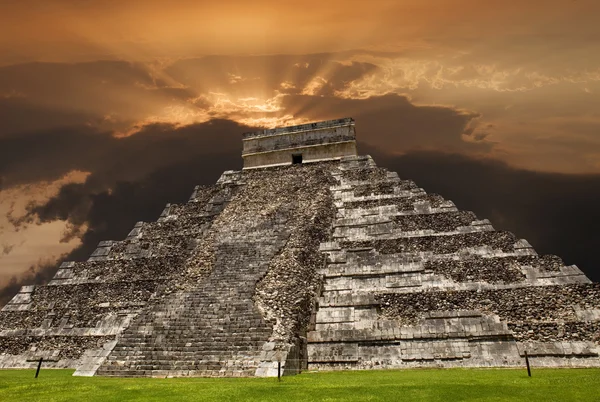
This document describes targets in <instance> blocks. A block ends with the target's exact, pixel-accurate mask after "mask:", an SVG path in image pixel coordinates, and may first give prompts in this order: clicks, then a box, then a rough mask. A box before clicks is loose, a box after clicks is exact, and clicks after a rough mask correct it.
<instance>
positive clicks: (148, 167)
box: [0, 120, 250, 188]
mask: <svg viewBox="0 0 600 402" xmlns="http://www.w3.org/2000/svg"><path fill="white" fill-rule="evenodd" d="M248 129H250V128H248V127H244V126H240V125H238V124H237V123H234V122H231V121H227V120H212V121H210V122H207V123H202V124H193V125H189V126H184V127H179V128H177V127H176V126H173V125H170V124H154V125H148V126H144V127H143V128H141V129H140V130H139V131H138V132H137V133H136V134H134V135H131V136H129V137H125V138H116V137H114V136H113V135H112V133H111V132H99V131H98V130H97V129H94V128H92V127H86V126H83V127H82V126H78V127H70V128H61V129H53V130H40V131H35V132H31V133H27V134H19V135H12V136H8V137H5V138H0V176H3V177H4V183H3V185H4V186H5V187H9V186H12V185H16V184H22V183H31V182H36V181H39V180H53V179H57V178H59V177H61V176H62V175H64V174H66V173H68V172H70V171H72V170H80V171H85V172H92V173H93V175H92V177H91V178H90V179H89V180H88V181H89V183H88V185H89V186H90V187H95V188H104V187H106V186H109V185H110V184H111V183H114V182H115V181H116V180H125V181H127V180H136V179H138V178H140V177H143V176H144V175H146V174H148V173H150V172H152V171H153V170H155V169H158V168H160V167H162V166H171V165H173V164H174V163H175V162H176V161H179V160H187V159H188V158H192V157H201V155H210V154H211V153H213V152H231V153H236V154H238V155H239V154H241V141H240V138H241V134H240V133H242V132H244V130H248ZM240 158H241V157H240Z"/></svg>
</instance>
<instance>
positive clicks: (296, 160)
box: [292, 154, 302, 165]
mask: <svg viewBox="0 0 600 402" xmlns="http://www.w3.org/2000/svg"><path fill="white" fill-rule="evenodd" d="M297 163H302V154H293V155H292V164H294V165H295V164H297Z"/></svg>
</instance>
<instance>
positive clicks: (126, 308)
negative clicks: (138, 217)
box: [0, 119, 600, 377]
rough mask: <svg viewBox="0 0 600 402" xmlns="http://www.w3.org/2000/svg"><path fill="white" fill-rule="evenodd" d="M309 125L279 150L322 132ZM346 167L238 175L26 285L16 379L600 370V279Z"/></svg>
mask: <svg viewBox="0 0 600 402" xmlns="http://www.w3.org/2000/svg"><path fill="white" fill-rule="evenodd" d="M338 122H342V123H344V122H346V123H349V121H348V120H347V119H342V120H339V121H338ZM319 124H321V125H319ZM344 124H345V123H344ZM329 126H331V122H324V123H316V124H315V130H316V131H315V132H317V133H319V132H320V131H322V130H320V129H321V128H324V127H329ZM302 127H304V129H302V130H298V129H296V128H291V129H290V128H284V129H279V130H280V132H277V134H278V136H279V137H281V138H283V137H285V134H286V130H287V132H289V134H290V137H289V138H287V140H283V139H278V140H277V141H279V142H277V143H273V144H284V143H285V141H287V143H285V144H284V145H273V144H272V146H273V147H274V148H276V147H279V146H281V149H284V148H285V147H288V148H290V147H289V146H290V144H291V145H292V146H291V148H293V147H296V148H303V147H304V146H305V145H306V141H308V140H307V139H310V138H319V136H320V134H319V135H316V134H315V135H314V136H313V137H311V135H310V131H309V130H308V129H307V126H306V125H305V126H302ZM328 129H331V127H329V128H327V130H328ZM335 130H337V128H336V129H335ZM269 132H270V133H272V131H269ZM298 132H306V133H305V134H302V135H303V136H304V137H302V138H303V140H302V141H299V142H294V141H296V139H297V138H298V137H297V133H298ZM343 135H346V134H343ZM351 136H352V140H351V141H354V139H353V131H352V135H351ZM249 138H254V137H252V136H248V135H246V139H249ZM256 138H261V137H260V133H259V134H257V135H256ZM305 140H306V141H305ZM282 141H283V142H282ZM258 144H260V142H255V143H254V145H252V146H253V147H258V146H259V145H258ZM313 145H318V144H313ZM320 146H323V147H324V151H323V152H333V151H331V150H332V148H330V147H329V143H328V142H327V141H324V142H323V143H322V144H321V145H320ZM245 147H246V145H245ZM248 147H249V145H248ZM314 148H318V146H315V147H314ZM245 149H246V150H247V149H250V148H245ZM286 149H287V148H286ZM254 150H256V148H255V149H254ZM285 152H288V154H287V155H288V156H290V157H291V155H292V153H294V152H295V151H293V150H292V151H290V150H289V149H288V150H287V151H285ZM329 156H330V158H329V160H327V161H321V162H318V163H308V164H305V163H298V164H291V165H289V166H268V167H265V166H260V165H256V166H252V167H256V169H245V170H242V171H227V172H224V173H223V175H222V176H221V178H220V179H219V180H218V182H217V183H216V184H215V185H213V186H209V187H197V188H196V189H195V190H194V192H193V194H192V196H191V197H190V199H189V201H188V202H186V203H183V204H169V205H167V206H166V208H165V209H164V211H163V213H162V214H161V216H160V217H159V219H158V220H157V221H156V222H148V223H145V222H139V223H138V224H136V225H135V227H134V228H133V230H132V231H131V232H130V233H129V235H128V236H127V238H126V239H124V240H122V241H104V242H101V243H100V244H99V245H98V248H97V249H96V251H94V253H92V255H91V256H90V258H89V259H88V260H87V261H83V262H65V263H63V264H62V265H61V267H60V269H59V271H58V272H57V273H56V275H55V277H54V278H53V280H52V281H51V282H50V283H48V284H47V285H43V286H24V287H23V288H22V289H21V291H20V292H19V293H18V294H17V295H16V296H15V297H14V298H13V299H12V300H11V301H10V302H9V303H8V304H7V305H6V306H4V308H3V309H2V311H1V312H0V368H9V367H34V366H35V364H36V362H37V361H38V360H39V358H40V357H42V358H44V360H45V361H46V363H45V366H46V367H71V368H76V369H77V370H76V372H75V374H76V375H104V376H154V377H165V376H229V377H235V376H276V375H277V366H278V362H280V363H281V366H282V368H283V373H284V374H294V373H298V372H299V371H301V370H304V369H307V368H310V369H324V370H325V369H326V370H330V369H371V368H402V367H456V366H459V367H485V366H493V367H511V366H522V365H523V356H524V353H525V351H527V353H528V355H529V357H530V360H531V363H532V364H533V365H537V366H553V367H555V366H569V367H588V366H600V357H599V353H600V284H597V283H591V282H590V281H589V280H588V278H587V277H586V276H585V275H584V274H583V273H582V272H581V271H580V270H579V269H578V268H577V267H576V266H565V265H564V263H563V262H562V260H561V259H560V258H559V257H556V256H540V255H538V254H537V253H536V252H535V251H534V250H533V249H532V247H531V246H530V245H529V243H527V241H525V240H522V239H518V238H517V237H515V236H514V235H513V234H512V233H509V232H503V231H496V230H494V228H493V227H492V225H491V223H490V222H489V221H488V220H486V219H478V218H477V217H476V216H475V215H474V214H473V213H471V212H467V211H459V210H457V208H456V207H455V205H454V204H453V203H452V202H451V201H447V200H444V199H443V198H442V197H441V196H439V195H435V194H427V193H426V192H425V191H424V190H422V189H420V188H419V187H417V185H416V184H415V183H413V182H411V181H409V180H401V179H400V178H399V177H398V175H397V174H396V173H393V172H388V171H387V170H385V169H382V168H378V167H377V166H376V165H375V163H374V162H373V160H372V159H371V158H370V157H368V156H362V157H359V156H355V155H350V156H345V155H343V154H342V155H336V154H335V153H331V154H329ZM245 160H246V161H249V159H245ZM254 161H255V162H252V163H258V162H259V160H258V159H255V160H254ZM265 161H266V160H263V162H265ZM269 162H270V161H266V162H265V163H266V164H267V165H271V163H269ZM302 162H306V160H303V161H302Z"/></svg>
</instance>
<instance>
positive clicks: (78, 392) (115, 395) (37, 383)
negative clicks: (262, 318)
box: [0, 369, 600, 402]
mask: <svg viewBox="0 0 600 402" xmlns="http://www.w3.org/2000/svg"><path fill="white" fill-rule="evenodd" d="M72 373H73V371H72V370H43V369H42V371H41V372H40V376H39V378H37V379H35V378H34V375H35V370H0V401H84V402H91V401H103V402H108V401H162V400H167V399H169V400H176V401H280V402H281V401H283V402H291V401H444V402H446V401H600V369H537V370H534V371H533V372H532V375H533V377H531V378H529V377H527V371H526V370H524V369H523V370H501V369H446V370H386V371H346V372H326V373H304V374H301V375H298V376H295V377H285V378H283V379H282V381H281V382H277V379H276V378H242V379H233V378H215V379H212V378H167V379H153V378H139V379H137V378H136V379H127V378H124V379H121V378H118V379H115V378H102V377H91V378H90V377H72V376H71V374H72Z"/></svg>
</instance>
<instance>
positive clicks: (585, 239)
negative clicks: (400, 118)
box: [361, 146, 600, 281]
mask: <svg viewBox="0 0 600 402" xmlns="http://www.w3.org/2000/svg"><path fill="white" fill-rule="evenodd" d="M361 153H370V154H372V156H373V157H374V158H375V161H376V162H377V163H378V165H380V166H385V167H387V168H389V169H390V170H393V171H396V172H398V174H399V175H400V177H402V178H404V179H412V180H414V181H415V182H416V183H417V185H419V186H420V187H422V188H424V189H425V190H426V191H428V192H434V193H438V194H441V195H443V196H444V197H445V198H447V199H450V200H452V201H454V202H455V204H456V205H457V207H458V208H460V209H466V210H472V211H474V212H475V213H476V214H477V215H478V216H479V217H480V218H482V219H483V218H488V219H490V220H491V221H492V224H493V225H494V227H495V228H496V229H502V230H509V231H512V232H513V233H515V234H516V235H517V236H519V237H520V238H524V239H527V240H528V241H529V242H530V243H531V244H532V245H533V247H534V248H535V249H536V250H537V251H538V252H539V253H541V254H556V255H558V256H560V257H561V258H563V259H564V260H565V262H566V263H567V264H575V265H577V266H579V268H581V269H582V270H583V271H584V272H585V273H586V274H587V275H588V277H590V278H591V279H592V280H594V281H600V264H599V260H598V253H597V249H598V246H599V245H600V232H599V231H598V230H597V228H598V227H600V211H599V210H598V208H597V206H598V205H599V204H600V175H567V174H555V173H539V172H533V171H527V170H519V169H513V168H511V167H509V166H508V165H506V164H504V163H502V162H499V161H496V160H488V159H473V158H469V157H467V156H464V155H457V154H446V153H441V152H417V153H409V154H406V155H403V156H390V155H386V154H385V153H384V152H381V151H378V150H376V149H374V148H369V147H367V146H362V152H361Z"/></svg>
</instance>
